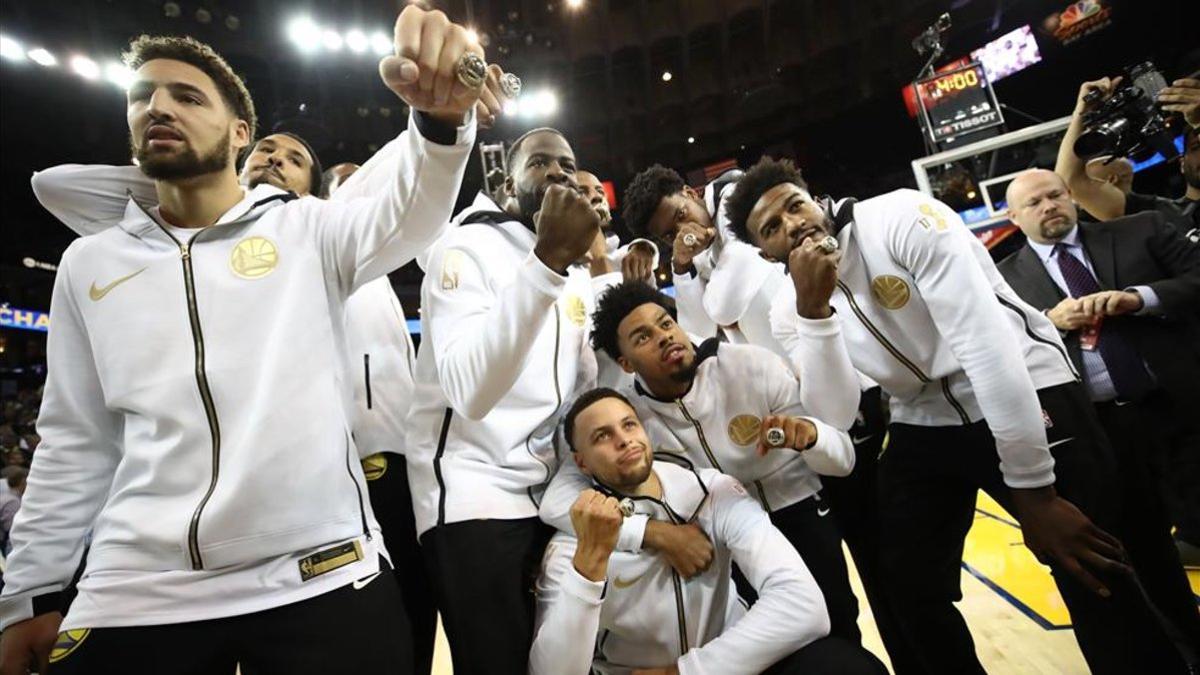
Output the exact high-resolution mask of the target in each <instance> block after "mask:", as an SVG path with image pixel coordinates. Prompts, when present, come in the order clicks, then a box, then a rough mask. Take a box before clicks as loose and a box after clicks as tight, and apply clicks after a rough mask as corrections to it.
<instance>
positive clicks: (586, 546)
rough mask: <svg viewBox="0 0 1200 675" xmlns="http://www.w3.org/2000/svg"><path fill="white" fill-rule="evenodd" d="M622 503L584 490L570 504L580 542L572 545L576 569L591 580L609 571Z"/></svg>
mask: <svg viewBox="0 0 1200 675" xmlns="http://www.w3.org/2000/svg"><path fill="white" fill-rule="evenodd" d="M623 521H624V517H623V516H622V515H621V507H620V506H619V505H618V504H617V500H616V499H614V498H612V497H607V496H605V495H602V494H600V493H599V492H596V491H595V490H584V491H583V492H582V493H581V494H580V495H579V499H576V500H575V504H574V505H572V506H571V527H573V528H574V529H575V537H576V538H577V539H578V540H579V544H578V545H577V546H576V548H575V570H576V571H577V572H579V573H580V574H581V575H583V576H584V577H586V578H587V579H590V580H592V581H603V580H604V577H605V576H606V575H607V574H608V557H609V556H610V555H612V552H613V549H614V548H616V547H617V536H618V535H620V534H621V523H622V522H623Z"/></svg>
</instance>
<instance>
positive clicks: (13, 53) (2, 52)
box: [0, 35, 26, 61]
mask: <svg viewBox="0 0 1200 675" xmlns="http://www.w3.org/2000/svg"><path fill="white" fill-rule="evenodd" d="M0 57H4V58H6V59H8V60H9V61H24V60H25V58H26V57H25V48H24V47H22V46H21V43H20V42H17V41H16V40H14V39H12V38H10V37H8V36H7V35H0Z"/></svg>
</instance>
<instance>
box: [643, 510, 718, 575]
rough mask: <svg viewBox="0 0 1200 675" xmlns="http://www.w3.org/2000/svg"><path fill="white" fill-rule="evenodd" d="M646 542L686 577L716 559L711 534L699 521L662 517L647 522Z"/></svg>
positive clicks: (705, 568)
mask: <svg viewBox="0 0 1200 675" xmlns="http://www.w3.org/2000/svg"><path fill="white" fill-rule="evenodd" d="M642 539H643V542H642V543H643V545H644V546H646V547H648V548H651V549H654V550H655V551H657V552H658V553H659V554H661V555H662V557H663V558H666V560H667V564H668V565H670V566H671V567H672V568H674V570H675V571H676V572H678V573H679V575H680V576H681V577H683V578H684V579H691V578H692V577H694V576H696V575H697V574H700V573H702V572H704V571H705V570H707V569H708V566H709V565H711V564H712V561H713V546H712V542H711V541H709V539H708V535H707V534H705V533H704V530H702V529H700V526H699V525H697V524H696V523H685V524H683V525H675V524H673V523H664V522H661V521H658V520H651V521H650V522H648V523H646V533H645V534H644V535H643V537H642Z"/></svg>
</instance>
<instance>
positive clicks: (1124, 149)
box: [1075, 61, 1179, 161]
mask: <svg viewBox="0 0 1200 675" xmlns="http://www.w3.org/2000/svg"><path fill="white" fill-rule="evenodd" d="M1166 86H1167V79H1166V78H1165V77H1163V74H1162V73H1161V72H1159V71H1158V70H1157V69H1156V68H1155V67H1154V64H1153V63H1151V62H1149V61H1147V62H1145V63H1139V64H1138V65H1136V66H1132V67H1130V68H1127V69H1126V70H1125V77H1123V78H1121V84H1120V85H1118V87H1117V88H1116V90H1115V91H1113V92H1112V95H1111V96H1109V97H1108V98H1104V93H1103V92H1101V91H1100V90H1098V89H1093V90H1092V91H1089V92H1088V93H1087V94H1086V95H1084V97H1083V100H1084V101H1086V102H1087V103H1088V104H1089V105H1090V106H1092V109H1091V110H1090V111H1088V112H1086V113H1084V115H1083V129H1084V130H1083V133H1081V134H1080V135H1079V139H1078V140H1076V141H1075V154H1076V155H1078V156H1079V157H1080V158H1082V159H1092V158H1094V157H1099V156H1102V155H1111V156H1112V157H1130V158H1132V159H1134V160H1139V161H1140V160H1144V159H1146V158H1148V157H1150V156H1151V155H1153V154H1154V153H1155V152H1159V153H1162V156H1163V157H1165V158H1166V159H1173V158H1174V157H1176V156H1178V155H1179V151H1178V150H1177V149H1176V148H1175V143H1174V142H1173V140H1172V139H1173V137H1174V136H1175V135H1176V134H1177V133H1178V130H1177V129H1176V127H1177V126H1178V119H1179V118H1178V116H1177V115H1171V114H1169V113H1164V112H1163V111H1162V109H1160V108H1159V106H1158V103H1157V99H1158V94H1159V92H1160V91H1162V90H1163V87H1166Z"/></svg>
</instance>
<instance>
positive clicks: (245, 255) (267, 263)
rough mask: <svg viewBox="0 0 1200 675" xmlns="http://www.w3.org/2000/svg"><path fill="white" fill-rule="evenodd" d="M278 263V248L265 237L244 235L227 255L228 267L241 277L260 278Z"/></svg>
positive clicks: (271, 270) (272, 269)
mask: <svg viewBox="0 0 1200 675" xmlns="http://www.w3.org/2000/svg"><path fill="white" fill-rule="evenodd" d="M278 265H279V249H278V248H276V247H275V242H273V241H271V240H270V239H267V238H266V237H246V238H245V239H243V240H241V241H239V242H238V243H237V245H236V246H234V247H233V253H231V254H230V255H229V269H231V270H233V273H234V274H236V275H238V276H239V277H241V278H243V279H261V278H263V277H265V276H267V275H268V274H270V273H271V272H273V271H274V270H275V268H276V267H277V266H278Z"/></svg>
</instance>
